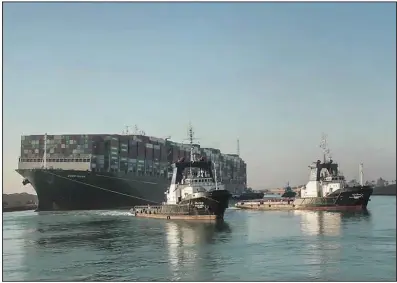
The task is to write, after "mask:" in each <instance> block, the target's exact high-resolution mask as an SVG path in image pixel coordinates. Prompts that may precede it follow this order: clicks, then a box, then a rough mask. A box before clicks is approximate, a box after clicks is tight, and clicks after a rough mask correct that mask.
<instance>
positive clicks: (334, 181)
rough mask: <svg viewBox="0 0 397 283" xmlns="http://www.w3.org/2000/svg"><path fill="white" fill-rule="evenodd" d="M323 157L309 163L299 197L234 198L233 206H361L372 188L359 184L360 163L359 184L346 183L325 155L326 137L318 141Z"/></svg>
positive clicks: (289, 208) (355, 207) (311, 207)
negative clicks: (305, 182)
mask: <svg viewBox="0 0 397 283" xmlns="http://www.w3.org/2000/svg"><path fill="white" fill-rule="evenodd" d="M321 147H322V149H323V151H324V161H323V162H321V161H320V160H317V162H315V163H313V164H312V165H311V166H309V167H310V178H309V182H308V183H307V184H306V186H304V187H302V189H301V193H300V194H301V195H300V197H299V198H295V199H291V198H289V197H283V198H281V199H280V198H278V199H267V200H266V201H265V200H261V201H251V202H238V203H236V205H235V206H236V207H238V208H243V209H258V210H295V209H305V210H307V209H309V210H350V209H353V210H365V209H366V208H367V205H368V202H369V200H370V196H371V195H372V192H373V188H372V187H370V186H365V185H363V165H362V163H361V164H360V184H359V185H358V184H356V185H349V184H347V182H346V180H345V177H344V176H343V175H342V174H341V173H340V172H339V171H338V164H337V163H334V162H333V160H332V159H331V158H330V156H329V150H328V149H327V145H326V139H325V138H323V142H322V145H321Z"/></svg>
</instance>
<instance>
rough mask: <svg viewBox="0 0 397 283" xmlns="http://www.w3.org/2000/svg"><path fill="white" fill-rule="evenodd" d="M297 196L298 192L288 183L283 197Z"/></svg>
mask: <svg viewBox="0 0 397 283" xmlns="http://www.w3.org/2000/svg"><path fill="white" fill-rule="evenodd" d="M295 196H296V192H294V191H293V190H292V188H291V187H290V186H289V182H288V183H287V187H285V189H284V193H283V194H282V195H281V197H282V198H294V197H295Z"/></svg>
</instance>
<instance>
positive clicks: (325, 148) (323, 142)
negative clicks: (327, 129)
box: [320, 133, 331, 163]
mask: <svg viewBox="0 0 397 283" xmlns="http://www.w3.org/2000/svg"><path fill="white" fill-rule="evenodd" d="M320 148H321V149H322V150H323V162H324V163H325V162H327V158H328V159H331V156H330V150H329V149H328V144H327V135H326V134H324V133H323V134H322V138H321V143H320Z"/></svg>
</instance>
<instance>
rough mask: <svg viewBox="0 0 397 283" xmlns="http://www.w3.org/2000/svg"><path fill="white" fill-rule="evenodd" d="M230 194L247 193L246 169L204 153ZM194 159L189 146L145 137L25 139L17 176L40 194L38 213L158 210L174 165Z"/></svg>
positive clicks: (233, 157)
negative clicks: (140, 207) (150, 207)
mask: <svg viewBox="0 0 397 283" xmlns="http://www.w3.org/2000/svg"><path fill="white" fill-rule="evenodd" d="M194 151H195V153H196V154H200V155H201V156H203V157H205V158H206V159H208V160H211V161H213V162H214V163H215V166H214V170H216V171H217V174H218V176H219V178H220V181H221V182H222V183H223V184H224V186H225V188H226V189H227V190H229V191H230V192H231V193H239V192H242V191H243V190H245V189H246V183H247V175H246V170H247V164H246V163H245V162H244V161H243V160H242V159H241V158H240V157H239V154H222V153H221V151H220V150H219V149H213V148H201V147H200V146H199V145H194ZM181 158H184V159H185V160H187V161H188V160H189V159H190V145H189V144H183V143H177V142H173V141H171V140H170V139H169V138H165V139H163V138H155V137H150V136H146V135H144V134H128V133H123V134H116V135H112V134H89V135H88V134H87V135H81V134H80V135H47V134H44V135H30V136H22V137H21V155H20V157H19V162H18V169H16V171H17V172H18V173H19V174H20V175H21V176H22V177H23V184H24V185H27V184H31V185H32V186H33V188H34V190H35V191H36V193H37V197H38V208H37V210H39V211H46V210H47V211H52V210H95V209H117V208H131V207H132V206H136V205H144V204H148V203H152V204H159V203H162V202H163V201H164V199H165V195H164V194H165V191H166V188H167V187H168V185H169V182H170V178H171V176H172V174H171V172H170V169H171V167H170V165H171V164H172V163H174V162H176V161H177V160H180V159H181Z"/></svg>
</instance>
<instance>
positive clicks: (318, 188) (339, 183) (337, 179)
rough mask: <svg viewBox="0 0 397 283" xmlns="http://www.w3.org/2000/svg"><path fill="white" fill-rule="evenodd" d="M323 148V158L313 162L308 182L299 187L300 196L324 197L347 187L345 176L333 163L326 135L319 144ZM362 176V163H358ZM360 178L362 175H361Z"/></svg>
mask: <svg viewBox="0 0 397 283" xmlns="http://www.w3.org/2000/svg"><path fill="white" fill-rule="evenodd" d="M320 147H321V148H322V149H323V154H324V160H323V163H321V161H320V160H318V161H317V162H313V164H312V165H310V166H309V168H310V175H309V182H308V183H307V184H306V186H304V187H303V188H302V189H301V197H302V198H305V197H306V198H307V197H326V196H327V195H329V194H331V193H333V192H335V191H337V190H339V189H343V188H345V187H347V183H346V180H345V177H344V176H343V175H342V174H341V173H340V172H339V171H338V164H337V163H333V160H332V159H331V156H330V151H329V149H328V148H327V140H326V136H324V135H323V140H322V143H321V145H320ZM360 176H362V164H360ZM361 178H362V177H361Z"/></svg>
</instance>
